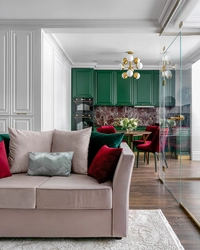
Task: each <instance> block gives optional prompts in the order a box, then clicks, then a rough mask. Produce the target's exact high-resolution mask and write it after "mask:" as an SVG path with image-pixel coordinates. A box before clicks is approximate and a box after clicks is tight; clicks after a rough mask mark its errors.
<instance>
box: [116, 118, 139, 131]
mask: <svg viewBox="0 0 200 250" xmlns="http://www.w3.org/2000/svg"><path fill="white" fill-rule="evenodd" d="M139 122H140V120H139V119H138V118H127V117H125V118H117V119H115V121H114V126H116V127H117V126H120V127H122V129H126V130H127V131H133V130H134V129H136V128H137V126H138V123H139Z"/></svg>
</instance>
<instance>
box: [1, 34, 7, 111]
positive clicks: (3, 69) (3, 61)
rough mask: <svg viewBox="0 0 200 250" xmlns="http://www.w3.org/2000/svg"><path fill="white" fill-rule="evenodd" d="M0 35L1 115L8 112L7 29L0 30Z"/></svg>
mask: <svg viewBox="0 0 200 250" xmlns="http://www.w3.org/2000/svg"><path fill="white" fill-rule="evenodd" d="M0 36H1V41H0V43H2V46H1V47H0V48H2V51H0V57H1V58H0V60H1V61H0V65H1V68H0V77H1V82H2V83H3V84H2V86H1V91H2V92H3V93H1V97H2V99H1V100H0V102H1V103H0V114H2V115H8V114H9V103H8V102H9V100H8V93H9V75H8V72H9V70H8V47H9V43H8V36H9V34H8V31H7V30H0Z"/></svg>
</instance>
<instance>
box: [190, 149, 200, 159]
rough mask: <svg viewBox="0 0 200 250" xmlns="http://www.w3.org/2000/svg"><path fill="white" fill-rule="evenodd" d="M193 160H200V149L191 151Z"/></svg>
mask: <svg viewBox="0 0 200 250" xmlns="http://www.w3.org/2000/svg"><path fill="white" fill-rule="evenodd" d="M191 160H192V161H200V151H192V152H191Z"/></svg>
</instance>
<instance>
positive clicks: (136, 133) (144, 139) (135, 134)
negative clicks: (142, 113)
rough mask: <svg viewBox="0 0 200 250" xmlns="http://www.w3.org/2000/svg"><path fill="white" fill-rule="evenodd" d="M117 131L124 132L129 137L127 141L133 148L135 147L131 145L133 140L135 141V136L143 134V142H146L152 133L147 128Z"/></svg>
mask: <svg viewBox="0 0 200 250" xmlns="http://www.w3.org/2000/svg"><path fill="white" fill-rule="evenodd" d="M117 132H121V133H124V135H125V136H127V137H128V140H127V143H128V145H129V147H130V148H131V149H132V150H133V148H132V147H131V142H132V141H133V137H134V136H142V138H143V142H144V143H145V142H146V140H147V138H148V137H149V135H150V134H151V133H152V132H151V131H146V130H133V131H131V132H127V131H125V130H120V131H117Z"/></svg>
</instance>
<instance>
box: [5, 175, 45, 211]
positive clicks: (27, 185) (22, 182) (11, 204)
mask: <svg viewBox="0 0 200 250" xmlns="http://www.w3.org/2000/svg"><path fill="white" fill-rule="evenodd" d="M48 179H49V177H44V176H27V175H26V174H25V173H21V174H13V175H12V176H11V177H7V178H5V179H0V208H13V209H14V208H15V209H34V208H35V207H36V188H37V187H38V186H39V185H41V184H42V183H43V182H44V181H46V180H48Z"/></svg>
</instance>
